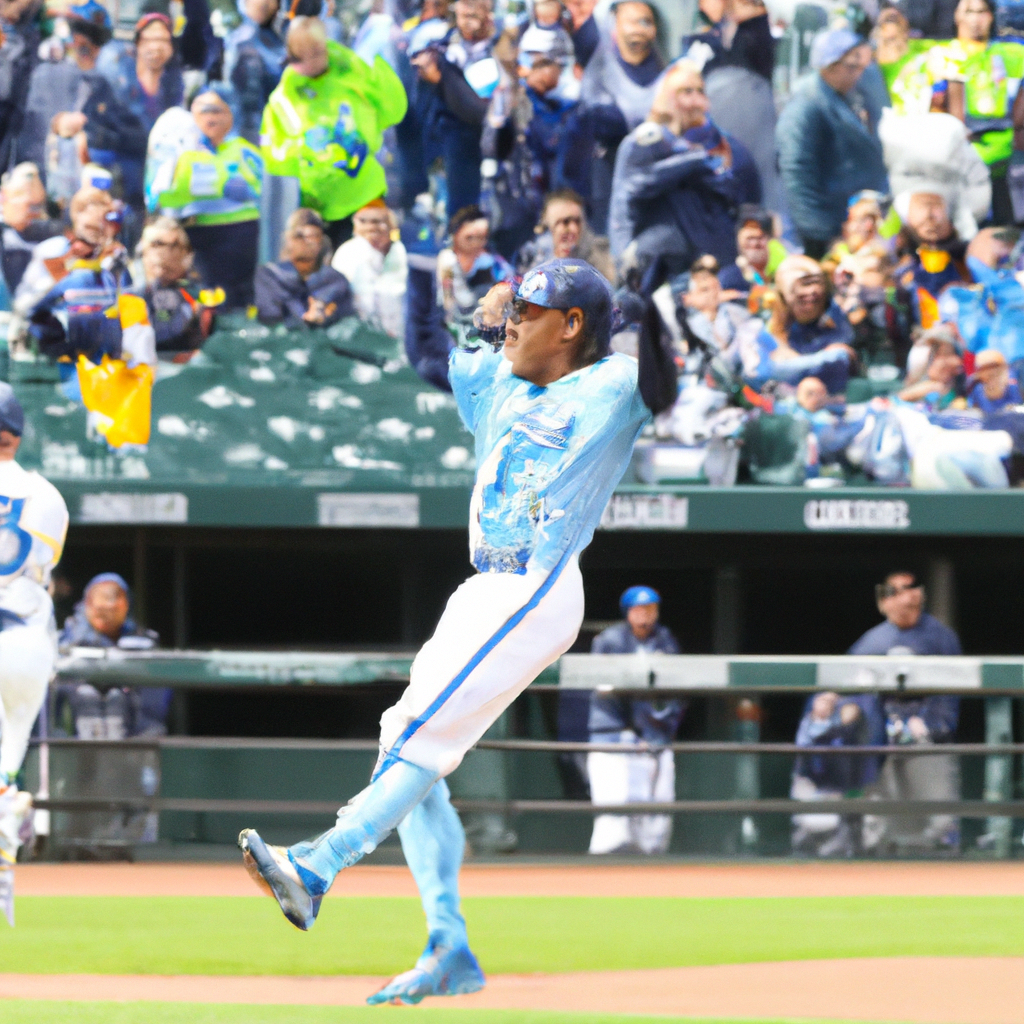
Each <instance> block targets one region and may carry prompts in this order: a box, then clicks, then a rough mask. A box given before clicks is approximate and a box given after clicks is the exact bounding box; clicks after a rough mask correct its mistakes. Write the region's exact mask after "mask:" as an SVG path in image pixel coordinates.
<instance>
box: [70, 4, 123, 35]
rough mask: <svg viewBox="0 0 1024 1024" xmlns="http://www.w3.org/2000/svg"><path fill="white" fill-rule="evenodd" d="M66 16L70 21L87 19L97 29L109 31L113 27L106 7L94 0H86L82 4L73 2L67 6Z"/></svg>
mask: <svg viewBox="0 0 1024 1024" xmlns="http://www.w3.org/2000/svg"><path fill="white" fill-rule="evenodd" d="M67 16H68V20H70V21H87V22H88V23H89V24H90V25H95V26H96V27H97V28H99V29H106V30H107V31H110V30H111V29H112V28H113V24H112V22H111V20H110V15H109V14H108V13H107V9H106V8H105V7H104V6H103V5H102V4H98V3H96V0H86V2H85V3H84V4H73V5H72V6H71V7H69V8H68V14H67Z"/></svg>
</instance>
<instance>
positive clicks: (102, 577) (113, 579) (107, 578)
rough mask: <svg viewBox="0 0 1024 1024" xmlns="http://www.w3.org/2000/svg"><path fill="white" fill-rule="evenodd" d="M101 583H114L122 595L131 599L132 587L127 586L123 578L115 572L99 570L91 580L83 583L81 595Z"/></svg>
mask: <svg viewBox="0 0 1024 1024" xmlns="http://www.w3.org/2000/svg"><path fill="white" fill-rule="evenodd" d="M101 583H116V584H117V585H118V586H119V587H120V588H121V589H122V590H123V591H124V596H125V597H127V598H128V600H129V601H130V600H131V596H132V588H131V587H129V586H128V583H127V582H126V580H125V578H124V577H123V576H122V575H120V574H119V573H116V572H101V573H100V574H99V575H98V576H93V578H92V579H91V580H89V582H88V583H86V585H85V590H83V591H82V596H83V597H84V596H86V595H87V594H88V593H89V591H90V590H92V588H93V587H98V586H99V585H100V584H101Z"/></svg>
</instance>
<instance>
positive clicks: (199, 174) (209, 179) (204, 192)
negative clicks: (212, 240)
mask: <svg viewBox="0 0 1024 1024" xmlns="http://www.w3.org/2000/svg"><path fill="white" fill-rule="evenodd" d="M238 179H241V180H242V181H243V182H245V184H246V185H248V192H249V193H250V194H249V195H248V196H247V197H246V196H245V195H244V193H245V192H246V189H245V188H244V187H242V186H241V183H240V182H239V180H238ZM229 181H232V182H233V188H232V189H229V193H231V195H232V198H228V197H227V196H225V195H224V186H225V185H227V183H228V182H229ZM262 186H263V157H262V156H260V151H259V150H258V149H257V148H256V147H255V146H254V145H252V144H251V143H249V142H246V141H245V139H242V138H230V139H225V140H224V141H223V142H222V143H221V144H220V146H219V148H218V149H217V151H216V152H214V151H213V150H212V149H210V148H209V147H208V146H204V147H203V148H202V149H190V150H187V151H186V152H184V153H182V154H181V156H179V157H178V163H177V165H176V166H175V168H174V177H173V178H172V180H171V187H170V188H169V189H167V191H166V192H161V193H160V194H159V196H158V197H157V205H158V206H160V208H161V209H165V210H173V211H174V213H175V215H176V216H178V217H180V218H181V219H183V220H186V219H191V220H192V223H194V224H197V225H213V224H237V223H239V222H240V221H245V220H257V219H259V215H260V209H259V203H260V189H261V188H262Z"/></svg>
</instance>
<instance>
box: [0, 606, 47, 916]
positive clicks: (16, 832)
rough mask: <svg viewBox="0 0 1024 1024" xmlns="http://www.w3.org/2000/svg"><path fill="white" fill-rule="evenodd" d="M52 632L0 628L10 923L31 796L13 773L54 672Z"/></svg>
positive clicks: (0, 866) (0, 823)
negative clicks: (17, 870) (16, 872)
mask: <svg viewBox="0 0 1024 1024" xmlns="http://www.w3.org/2000/svg"><path fill="white" fill-rule="evenodd" d="M55 654H56V651H55V648H54V643H53V636H52V634H51V632H50V631H49V629H47V628H46V627H45V626H7V627H5V628H4V629H0V908H2V909H3V911H4V913H5V914H6V916H7V920H8V921H9V922H10V923H11V924H12V925H13V924H14V862H15V860H16V859H17V856H18V848H19V847H20V846H21V842H22V839H21V834H20V833H21V829H22V825H23V823H24V822H25V820H26V818H27V816H28V815H29V814H30V813H31V808H32V798H31V795H30V794H28V793H23V792H20V791H19V790H18V787H17V786H16V785H15V783H14V779H15V776H16V775H17V774H18V772H19V771H20V770H21V764H22V762H23V761H24V760H25V751H26V750H27V749H28V741H29V736H30V735H31V733H32V725H33V723H34V722H35V720H36V716H37V715H38V714H39V709H40V708H41V707H42V705H43V701H44V700H45V698H46V687H47V684H48V683H49V681H50V676H51V675H52V674H53V664H54V658H55Z"/></svg>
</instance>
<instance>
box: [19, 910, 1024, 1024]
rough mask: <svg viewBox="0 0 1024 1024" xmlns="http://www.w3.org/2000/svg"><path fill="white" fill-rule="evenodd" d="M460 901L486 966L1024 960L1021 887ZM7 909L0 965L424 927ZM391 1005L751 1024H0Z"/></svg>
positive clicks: (390, 960) (216, 968)
mask: <svg viewBox="0 0 1024 1024" xmlns="http://www.w3.org/2000/svg"><path fill="white" fill-rule="evenodd" d="M464 909H465V913H466V917H467V919H468V922H469V928H470V936H471V938H472V941H473V946H474V949H475V950H476V952H477V954H478V956H479V958H480V961H481V964H482V966H483V967H484V970H485V971H488V972H490V973H495V974H499V973H528V972H534V971H540V972H558V971H571V970H594V971H597V970H614V969H628V968H644V967H683V966H687V965H694V964H719V963H743V962H756V961H771V960H799V959H823V958H832V957H865V956H866V957H889V956H1024V927H1022V926H1021V921H1022V920H1024V898H1022V897H1009V898H1007V897H973V898H964V897H936V898H930V897H929V898H924V897H902V898H893V897H849V898H847V897H842V898H838V897H837V898H819V897H808V898H800V899H790V898H771V899H675V898H664V899H641V898H622V899H619V898H608V897H593V898H577V897H567V898H545V897H503V898H486V899H485V898H477V899H467V900H466V901H465V902H464ZM17 913H18V926H17V928H15V929H13V930H12V929H9V928H7V927H6V925H5V924H3V922H0V972H6V971H10V972H21V973H32V974H40V973H41V974H74V973H100V974H103V973H110V974H114V973H116V974H169V975H176V974H206V975H232V974H241V975H249V974H270V975H274V974H278V975H289V974H291V975H315V974H323V975H334V974H375V975H390V974H395V973H398V972H399V971H402V970H405V969H407V968H408V967H409V966H411V964H412V963H413V961H414V960H415V958H416V956H417V955H418V953H419V951H420V949H421V948H422V945H423V942H424V938H425V928H424V924H423V915H422V912H421V910H420V906H419V902H418V900H415V899H407V898H393V899H385V898H360V897H356V898H349V899H331V900H327V901H326V902H325V904H324V907H323V910H322V911H321V915H320V919H319V921H318V922H317V925H316V927H315V928H314V929H313V931H311V932H309V933H302V932H299V931H297V930H296V929H294V928H292V927H291V926H290V925H289V924H287V922H285V920H284V919H283V918H282V916H281V914H280V912H279V911H278V909H277V906H276V904H274V903H273V902H272V901H271V900H270V899H268V898H263V897H255V896H254V897H195V898H180V897H153V898H147V897H113V898H111V897H41V896H34V897H33V896H30V897H22V898H20V899H19V900H18V903H17ZM392 1013H400V1014H402V1018H403V1022H404V1024H623V1022H624V1021H628V1024H755V1022H738V1021H714V1022H712V1021H697V1020H695V1019H693V1018H685V1019H684V1018H669V1017H659V1018H644V1017H621V1016H613V1015H606V1016H602V1015H595V1014H583V1013H579V1014H572V1013H548V1012H539V1011H514V1010H508V1011H498V1010H468V1009H450V1008H446V1007H444V1006H441V1007H437V1006H435V1007H417V1008H412V1007H403V1008H401V1009H394V1008H390V1007H354V1008H326V1007H305V1006H303V1007H299V1006H232V1005H209V1004H185V1003H74V1002H68V1003H59V1002H43V1001H40V1002H29V1001H6V1002H2V1003H0V1020H2V1021H3V1022H4V1024H7V1022H11V1024H381V1018H382V1015H383V1016H384V1017H389V1016H390V1014H392ZM756 1024H791V1022H782V1021H774V1020H759V1021H757V1022H756ZM800 1024H816V1022H813V1021H801V1022H800ZM817 1024H825V1022H817ZM828 1024H838V1022H836V1021H830V1022H828Z"/></svg>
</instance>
